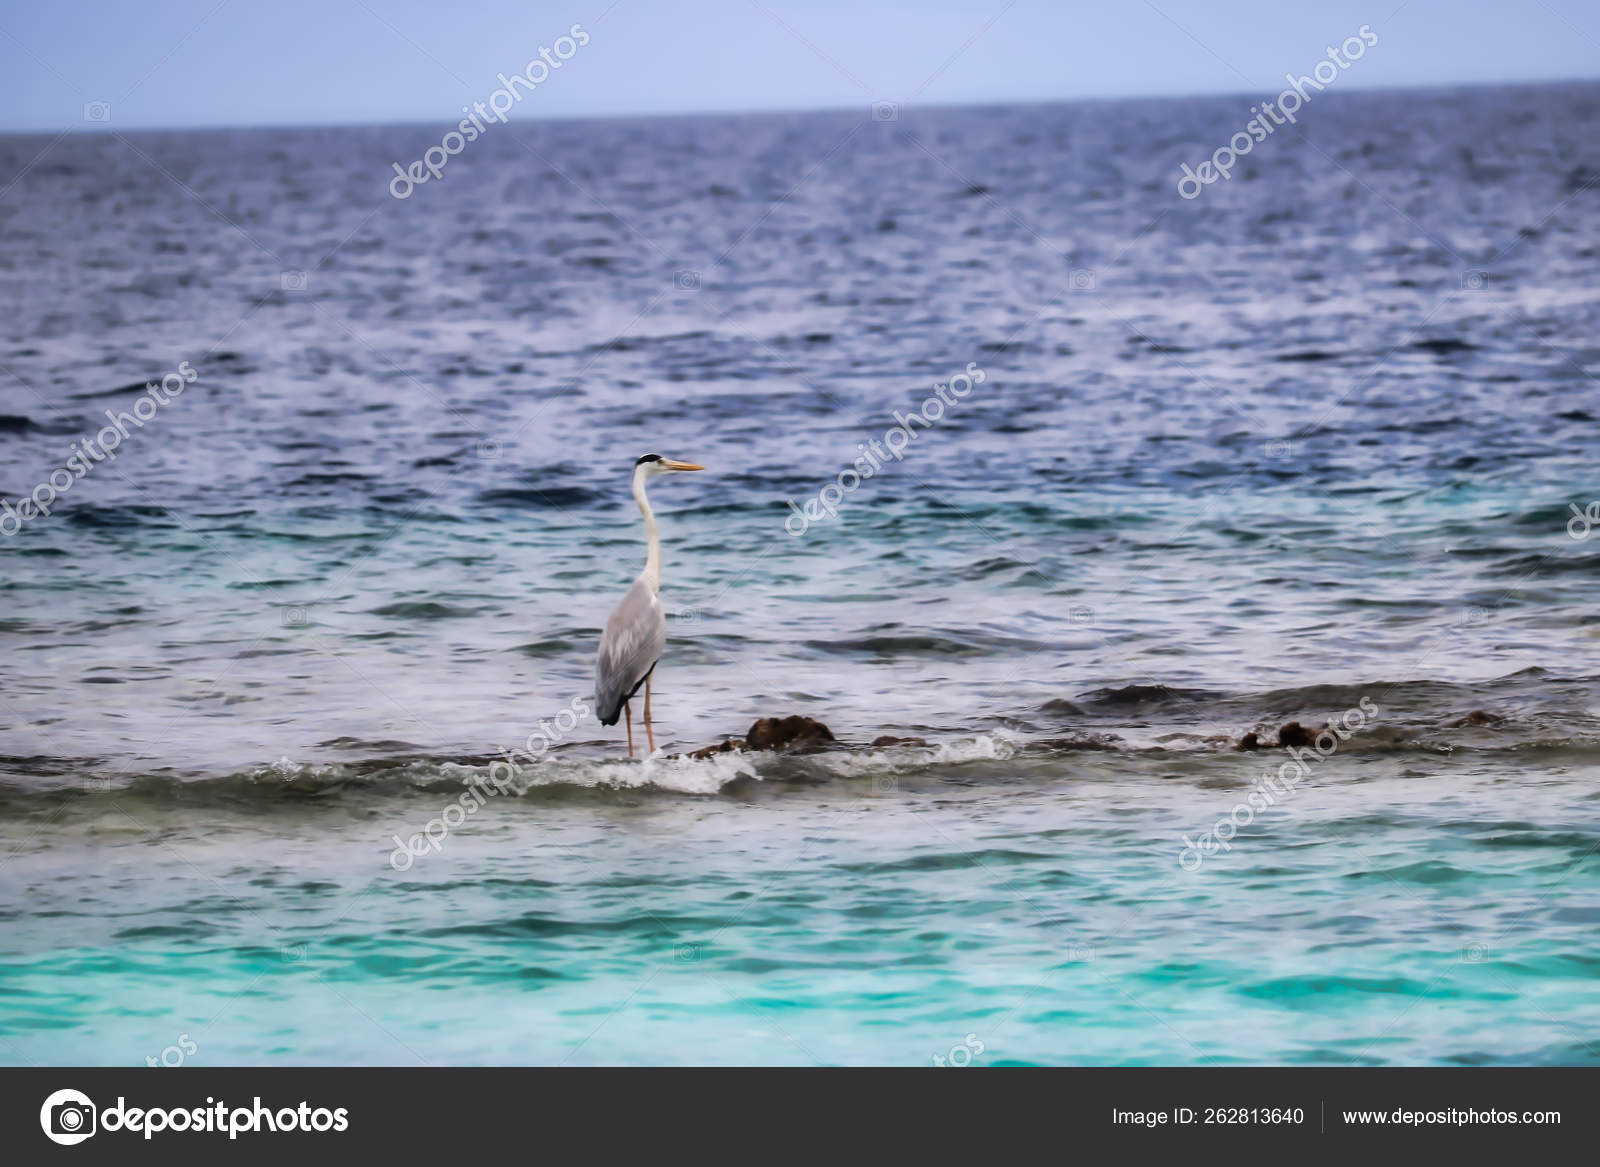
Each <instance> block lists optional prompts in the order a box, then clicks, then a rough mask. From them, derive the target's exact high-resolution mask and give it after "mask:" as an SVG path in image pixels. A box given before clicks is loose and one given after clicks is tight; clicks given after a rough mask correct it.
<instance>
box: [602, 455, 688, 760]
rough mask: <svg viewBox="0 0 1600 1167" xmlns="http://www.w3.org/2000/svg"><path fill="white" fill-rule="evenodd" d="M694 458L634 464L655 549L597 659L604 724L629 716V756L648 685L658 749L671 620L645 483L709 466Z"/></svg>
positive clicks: (636, 493) (645, 459) (649, 733)
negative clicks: (661, 664) (661, 677)
mask: <svg viewBox="0 0 1600 1167" xmlns="http://www.w3.org/2000/svg"><path fill="white" fill-rule="evenodd" d="M704 469H705V467H704V466H697V465H695V463H693V462H679V461H676V460H675V459H672V458H663V457H662V456H661V455H660V454H645V455H644V456H642V457H641V458H640V459H639V460H638V461H637V462H635V463H634V464H633V501H634V502H636V503H638V504H639V512H640V513H641V514H643V515H644V529H645V535H646V536H647V538H648V539H649V544H650V551H649V554H648V556H647V557H646V558H645V564H644V570H643V571H642V572H640V573H639V578H638V579H636V580H634V581H633V586H632V587H631V588H629V589H628V594H627V595H625V596H623V597H622V602H621V603H620V604H618V605H617V607H616V610H615V611H613V612H612V613H611V618H610V619H609V620H607V621H606V630H605V632H603V633H602V634H601V636H600V653H599V655H598V656H597V657H596V658H595V664H594V699H595V705H596V710H595V711H596V712H597V713H598V714H599V715H600V724H601V725H615V724H617V716H618V714H622V715H624V716H625V717H626V718H627V722H628V757H630V758H631V757H633V706H632V704H631V702H632V701H633V695H634V694H635V693H637V692H638V691H639V686H640V685H643V686H644V732H645V735H646V737H647V738H648V740H649V742H650V752H651V753H652V754H653V753H655V752H656V735H655V732H654V731H653V730H652V729H651V727H650V674H651V673H653V672H655V669H656V662H657V661H659V660H660V659H661V654H662V652H663V651H665V649H666V647H667V620H666V617H665V616H664V615H662V612H661V534H660V532H659V531H657V530H656V516H655V513H654V512H653V511H651V509H650V500H649V499H648V498H646V497H645V493H644V486H645V483H646V482H648V481H650V479H652V478H659V477H660V476H661V475H663V474H679V473H682V472H684V471H687V470H704Z"/></svg>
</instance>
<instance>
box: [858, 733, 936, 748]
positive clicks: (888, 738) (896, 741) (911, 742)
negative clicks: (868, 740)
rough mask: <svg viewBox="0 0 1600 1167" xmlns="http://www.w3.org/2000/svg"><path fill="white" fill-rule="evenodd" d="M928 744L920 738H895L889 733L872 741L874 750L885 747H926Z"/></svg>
mask: <svg viewBox="0 0 1600 1167" xmlns="http://www.w3.org/2000/svg"><path fill="white" fill-rule="evenodd" d="M927 744H928V743H927V742H925V741H923V740H922V739H921V738H920V737H895V736H893V735H892V734H887V733H886V734H884V735H883V736H882V737H875V738H873V739H872V748H873V749H875V750H876V749H882V748H883V747H884V746H925V745H927Z"/></svg>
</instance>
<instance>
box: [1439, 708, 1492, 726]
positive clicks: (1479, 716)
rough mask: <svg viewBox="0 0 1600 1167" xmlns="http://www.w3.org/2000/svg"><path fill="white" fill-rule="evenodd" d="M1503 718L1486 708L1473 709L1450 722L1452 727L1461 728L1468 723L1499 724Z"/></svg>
mask: <svg viewBox="0 0 1600 1167" xmlns="http://www.w3.org/2000/svg"><path fill="white" fill-rule="evenodd" d="M1504 720H1505V718H1503V717H1501V716H1500V715H1499V714H1497V713H1490V712H1489V711H1488V710H1486V709H1474V710H1473V711H1472V712H1471V713H1469V714H1467V715H1466V716H1465V717H1462V718H1459V719H1458V720H1456V721H1452V722H1451V723H1450V725H1451V727H1452V728H1455V729H1461V728H1463V727H1464V726H1468V725H1499V724H1500V723H1501V722H1502V721H1504Z"/></svg>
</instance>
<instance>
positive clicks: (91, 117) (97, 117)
mask: <svg viewBox="0 0 1600 1167" xmlns="http://www.w3.org/2000/svg"><path fill="white" fill-rule="evenodd" d="M83 120H84V121H86V122H108V121H110V120H111V103H110V102H107V101H90V102H86V103H85V104H84V107H83Z"/></svg>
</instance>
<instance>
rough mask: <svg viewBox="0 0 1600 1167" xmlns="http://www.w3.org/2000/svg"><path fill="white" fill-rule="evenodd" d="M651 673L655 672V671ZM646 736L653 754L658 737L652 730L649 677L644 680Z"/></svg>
mask: <svg viewBox="0 0 1600 1167" xmlns="http://www.w3.org/2000/svg"><path fill="white" fill-rule="evenodd" d="M651 671H652V672H653V671H654V670H651ZM644 734H645V737H647V738H649V739H650V752H651V753H652V754H653V753H655V752H656V735H655V731H654V730H653V729H651V728H650V677H649V676H648V675H647V676H646V677H645V679H644Z"/></svg>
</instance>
